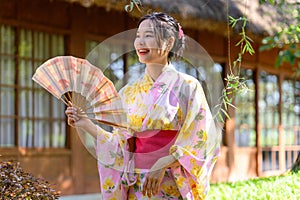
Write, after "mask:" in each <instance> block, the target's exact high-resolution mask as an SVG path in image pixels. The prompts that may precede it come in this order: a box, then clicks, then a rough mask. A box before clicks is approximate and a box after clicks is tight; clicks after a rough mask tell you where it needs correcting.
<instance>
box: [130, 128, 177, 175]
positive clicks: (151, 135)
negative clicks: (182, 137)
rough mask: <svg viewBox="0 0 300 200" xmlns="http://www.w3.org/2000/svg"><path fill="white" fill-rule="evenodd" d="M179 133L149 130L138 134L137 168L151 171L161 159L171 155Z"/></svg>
mask: <svg viewBox="0 0 300 200" xmlns="http://www.w3.org/2000/svg"><path fill="white" fill-rule="evenodd" d="M177 133H178V130H147V131H143V132H138V133H136V136H135V150H134V161H135V167H136V168H140V169H150V168H151V167H152V166H153V164H154V163H155V162H156V161H157V160H158V159H159V158H161V157H164V156H167V155H169V149H170V147H171V146H172V145H173V144H174V143H175V140H176V135H177Z"/></svg>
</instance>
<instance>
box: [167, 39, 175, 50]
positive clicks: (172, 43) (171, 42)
mask: <svg viewBox="0 0 300 200" xmlns="http://www.w3.org/2000/svg"><path fill="white" fill-rule="evenodd" d="M174 41H175V38H174V37H170V38H169V39H168V42H167V50H168V51H171V49H172V48H173V46H174Z"/></svg>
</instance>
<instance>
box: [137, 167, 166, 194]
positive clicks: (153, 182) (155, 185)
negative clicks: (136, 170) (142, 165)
mask: <svg viewBox="0 0 300 200" xmlns="http://www.w3.org/2000/svg"><path fill="white" fill-rule="evenodd" d="M165 171H166V168H161V169H158V170H155V171H151V170H150V172H149V173H148V174H147V177H146V181H145V183H144V185H143V190H142V192H143V195H144V196H146V195H147V196H148V197H149V198H151V197H152V196H155V195H156V194H157V193H158V192H159V191H160V184H161V182H162V180H163V178H164V175H165Z"/></svg>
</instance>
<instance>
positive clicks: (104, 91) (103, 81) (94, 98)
mask: <svg viewBox="0 0 300 200" xmlns="http://www.w3.org/2000/svg"><path fill="white" fill-rule="evenodd" d="M32 79H33V80H34V81H35V82H36V83H38V84H39V85H40V86H42V87H43V88H45V89H46V90H47V91H48V92H49V93H51V94H52V95H54V96H55V97H56V98H58V99H60V100H61V101H62V102H64V103H65V104H66V105H69V102H71V103H72V105H73V106H74V107H76V108H77V109H78V110H79V114H80V115H82V116H85V117H88V118H90V119H92V120H96V121H98V122H100V123H104V124H107V125H111V126H117V127H122V128H126V113H125V110H124V108H123V107H122V101H121V99H120V96H119V95H118V92H117V91H116V89H115V87H114V85H113V83H112V82H111V81H110V80H109V79H108V78H107V77H106V76H105V75H104V74H103V72H102V71H101V70H100V69H99V68H97V67H95V66H93V65H92V64H90V63H89V62H88V61H87V60H85V59H81V58H76V57H73V56H58V57H54V58H52V59H50V60H48V61H46V62H45V63H43V64H42V65H41V66H40V67H38V69H37V70H36V72H35V74H34V75H33V77H32Z"/></svg>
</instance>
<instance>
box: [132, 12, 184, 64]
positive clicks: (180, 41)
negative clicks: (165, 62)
mask: <svg viewBox="0 0 300 200" xmlns="http://www.w3.org/2000/svg"><path fill="white" fill-rule="evenodd" d="M147 19H149V20H151V21H152V23H153V25H154V32H155V35H156V40H157V43H158V45H159V46H161V41H163V40H164V39H168V38H170V37H172V36H173V37H174V39H175V41H174V45H173V48H172V49H171V50H170V52H169V55H168V58H169V59H170V58H172V57H175V58H179V57H181V56H182V53H183V50H184V47H185V36H184V34H183V32H182V29H181V26H180V25H179V23H178V22H177V20H176V19H174V18H173V17H171V16H169V15H167V14H165V13H161V12H153V13H150V14H147V15H145V16H143V17H142V18H141V19H140V21H139V23H138V26H139V25H140V24H141V23H142V22H143V21H144V20H147Z"/></svg>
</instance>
